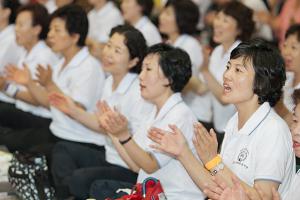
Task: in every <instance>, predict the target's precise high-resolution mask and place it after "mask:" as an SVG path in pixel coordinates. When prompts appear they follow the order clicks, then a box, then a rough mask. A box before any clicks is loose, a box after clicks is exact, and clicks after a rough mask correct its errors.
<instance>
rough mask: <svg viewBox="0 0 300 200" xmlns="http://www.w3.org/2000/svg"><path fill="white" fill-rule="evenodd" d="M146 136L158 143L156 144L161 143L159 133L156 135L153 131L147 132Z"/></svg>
mask: <svg viewBox="0 0 300 200" xmlns="http://www.w3.org/2000/svg"><path fill="white" fill-rule="evenodd" d="M147 137H148V138H149V139H150V140H152V141H153V142H155V143H158V144H161V139H162V136H161V135H159V134H158V135H157V134H155V131H154V132H148V135H147Z"/></svg>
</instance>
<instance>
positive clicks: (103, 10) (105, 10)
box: [95, 2, 114, 17]
mask: <svg viewBox="0 0 300 200" xmlns="http://www.w3.org/2000/svg"><path fill="white" fill-rule="evenodd" d="M113 7H114V4H113V3H112V2H107V3H106V4H105V5H104V6H103V7H102V8H101V9H100V10H98V11H97V10H95V11H96V13H97V15H98V17H99V16H104V15H106V14H107V13H109V12H110V11H111V10H112V9H113Z"/></svg>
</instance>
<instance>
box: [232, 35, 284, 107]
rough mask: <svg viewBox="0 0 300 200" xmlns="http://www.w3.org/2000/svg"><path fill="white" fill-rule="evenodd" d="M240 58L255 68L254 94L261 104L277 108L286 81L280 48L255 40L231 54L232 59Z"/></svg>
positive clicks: (240, 46) (242, 45)
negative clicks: (265, 103)
mask: <svg viewBox="0 0 300 200" xmlns="http://www.w3.org/2000/svg"><path fill="white" fill-rule="evenodd" d="M239 57H243V59H244V62H245V63H246V62H249V63H250V64H252V66H253V68H254V71H255V76H254V83H253V92H254V93H255V94H257V96H258V102H259V104H263V103H264V102H269V104H270V106H272V107H273V106H275V104H276V103H277V102H278V101H279V99H280V97H281V95H282V88H283V86H284V84H285V80H286V74H285V66H284V60H283V58H282V56H281V54H280V52H279V50H278V48H277V47H275V46H272V45H270V44H269V43H267V42H266V41H264V40H262V39H254V40H251V41H249V42H243V43H240V44H239V45H238V46H237V47H236V48H235V49H234V50H233V51H232V52H231V55H230V59H236V58H239Z"/></svg>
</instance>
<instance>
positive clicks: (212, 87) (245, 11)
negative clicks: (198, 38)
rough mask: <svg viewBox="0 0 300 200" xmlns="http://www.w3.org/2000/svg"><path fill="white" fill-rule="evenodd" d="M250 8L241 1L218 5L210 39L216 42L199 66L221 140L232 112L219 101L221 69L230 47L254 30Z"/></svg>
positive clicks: (229, 107)
mask: <svg viewBox="0 0 300 200" xmlns="http://www.w3.org/2000/svg"><path fill="white" fill-rule="evenodd" d="M252 13H253V11H252V10H250V9H249V8H248V7H246V6H244V5H243V4H242V3H240V2H229V3H226V4H225V5H224V6H222V7H221V10H220V11H219V12H218V13H217V15H216V17H215V19H214V21H213V40H214V42H216V43H217V44H219V45H218V46H217V47H215V49H214V50H213V51H212V53H211V55H210V57H209V60H208V57H205V58H206V59H205V60H204V62H203V66H202V69H201V72H202V75H203V77H204V80H205V83H206V85H207V87H208V90H209V91H210V92H211V94H212V95H211V101H212V110H213V125H214V129H215V130H216V131H217V133H218V140H219V141H220V143H221V141H222V138H223V134H224V128H225V126H226V124H227V122H228V120H229V119H230V118H231V117H232V115H233V114H234V113H235V108H234V106H233V105H232V104H227V103H225V102H223V101H222V98H221V94H222V85H223V73H224V71H225V70H226V64H227V62H228V61H229V57H230V53H231V51H232V50H233V49H234V48H235V47H236V46H237V45H238V44H239V43H240V42H241V41H247V40H249V39H250V37H251V35H252V33H253V31H254V27H255V24H254V21H253V19H252Z"/></svg>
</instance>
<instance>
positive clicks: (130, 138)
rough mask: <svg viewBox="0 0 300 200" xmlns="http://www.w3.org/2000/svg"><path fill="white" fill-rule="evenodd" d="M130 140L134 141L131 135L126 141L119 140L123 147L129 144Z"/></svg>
mask: <svg viewBox="0 0 300 200" xmlns="http://www.w3.org/2000/svg"><path fill="white" fill-rule="evenodd" d="M130 140H132V136H131V135H130V136H129V137H128V138H127V139H125V140H119V142H120V144H121V145H125V144H126V143H128V142H129V141H130Z"/></svg>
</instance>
